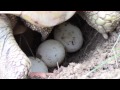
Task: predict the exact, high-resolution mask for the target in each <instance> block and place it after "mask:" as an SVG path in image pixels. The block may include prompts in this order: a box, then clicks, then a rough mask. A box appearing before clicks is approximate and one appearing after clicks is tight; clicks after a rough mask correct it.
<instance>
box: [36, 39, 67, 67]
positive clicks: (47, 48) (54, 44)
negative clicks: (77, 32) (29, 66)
mask: <svg viewBox="0 0 120 90" xmlns="http://www.w3.org/2000/svg"><path fill="white" fill-rule="evenodd" d="M36 57H38V58H40V59H41V60H43V62H44V63H45V64H46V65H47V66H48V67H56V66H57V64H61V63H62V62H63V60H64V58H65V49H64V46H63V45H62V44H61V43H60V42H59V41H56V40H53V39H50V40H46V41H44V42H43V43H41V44H40V45H39V47H38V49H37V52H36Z"/></svg>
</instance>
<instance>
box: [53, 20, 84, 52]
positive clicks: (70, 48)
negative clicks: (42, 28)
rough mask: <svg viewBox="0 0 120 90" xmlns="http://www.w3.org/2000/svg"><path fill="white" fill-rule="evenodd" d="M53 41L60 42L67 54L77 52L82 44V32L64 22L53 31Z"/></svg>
mask: <svg viewBox="0 0 120 90" xmlns="http://www.w3.org/2000/svg"><path fill="white" fill-rule="evenodd" d="M54 39H55V40H57V41H59V42H61V43H62V44H63V45H64V47H65V50H66V52H69V53H73V52H76V51H78V50H79V49H80V48H81V47H82V44H83V36H82V32H81V31H80V29H79V28H78V27H77V26H75V25H72V24H70V23H69V22H64V23H62V24H60V25H58V26H57V27H56V28H55V29H54Z"/></svg>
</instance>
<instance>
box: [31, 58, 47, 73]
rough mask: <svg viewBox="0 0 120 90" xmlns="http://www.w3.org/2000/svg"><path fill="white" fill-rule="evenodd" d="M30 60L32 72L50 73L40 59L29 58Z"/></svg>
mask: <svg viewBox="0 0 120 90" xmlns="http://www.w3.org/2000/svg"><path fill="white" fill-rule="evenodd" d="M29 59H30V61H31V64H32V66H31V68H30V72H43V73H47V72H48V68H47V66H46V64H45V63H44V62H43V61H42V60H40V59H39V58H35V57H29Z"/></svg>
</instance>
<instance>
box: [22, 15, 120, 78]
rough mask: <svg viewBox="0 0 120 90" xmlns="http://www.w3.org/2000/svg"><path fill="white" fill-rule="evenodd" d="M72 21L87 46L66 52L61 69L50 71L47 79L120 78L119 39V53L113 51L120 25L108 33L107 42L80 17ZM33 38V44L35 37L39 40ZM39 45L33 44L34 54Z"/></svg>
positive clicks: (117, 49)
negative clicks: (50, 73) (79, 30)
mask: <svg viewBox="0 0 120 90" xmlns="http://www.w3.org/2000/svg"><path fill="white" fill-rule="evenodd" d="M70 22H72V23H73V24H75V25H77V26H78V27H79V28H80V29H81V31H82V33H83V37H84V44H83V46H82V48H81V49H80V50H79V51H77V52H75V53H67V55H66V58H65V60H64V62H63V63H62V64H61V65H60V67H59V68H51V69H49V71H50V72H53V74H52V75H49V76H48V77H46V79H111V78H115V79H116V78H117V79H118V78H120V48H119V47H120V40H118V42H117V43H116V46H115V48H116V50H112V48H113V46H114V45H115V42H116V40H117V39H118V36H119V34H120V26H118V27H117V28H116V30H114V31H113V32H111V33H109V39H107V40H105V39H104V38H103V37H102V35H101V34H99V33H98V32H97V31H96V30H95V29H93V28H92V27H90V26H89V25H88V24H87V23H86V22H85V21H84V20H83V19H82V18H80V17H79V16H78V15H75V16H74V17H73V18H72V19H71V20H70ZM25 36H26V35H25ZM28 36H29V35H28ZM38 36H39V35H38ZM32 38H34V39H33V41H34V40H37V39H36V38H38V37H34V36H33V37H32ZM49 38H53V37H52V34H51V36H50V37H48V39H49ZM38 39H40V38H38ZM37 42H38V41H36V42H35V41H34V43H33V44H32V45H31V46H32V51H33V53H34V55H35V50H36V48H33V46H34V45H36V47H37V46H38V45H39V44H40V42H39V43H37ZM23 46H24V45H23ZM26 47H28V46H26ZM23 51H24V52H26V51H27V50H26V51H25V50H24V49H23ZM27 55H33V54H27Z"/></svg>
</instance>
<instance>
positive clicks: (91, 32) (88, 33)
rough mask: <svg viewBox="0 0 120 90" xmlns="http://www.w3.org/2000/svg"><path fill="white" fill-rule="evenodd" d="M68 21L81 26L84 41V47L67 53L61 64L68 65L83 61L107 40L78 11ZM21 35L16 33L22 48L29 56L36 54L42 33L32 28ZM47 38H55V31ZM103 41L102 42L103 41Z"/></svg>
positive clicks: (50, 70)
mask: <svg viewBox="0 0 120 90" xmlns="http://www.w3.org/2000/svg"><path fill="white" fill-rule="evenodd" d="M68 22H70V23H72V24H74V25H76V26H77V27H79V28H80V30H81V32H82V34H83V38H84V43H83V45H82V48H81V49H80V50H79V51H77V52H75V53H66V57H65V60H64V62H63V63H62V64H61V65H60V66H64V67H67V66H68V65H69V64H70V63H72V62H74V63H82V62H84V61H85V60H88V58H89V57H90V56H91V55H92V53H93V52H92V51H94V50H96V46H97V45H99V46H100V45H102V44H103V43H104V42H105V41H106V40H105V39H104V38H103V37H102V35H101V34H99V33H98V32H97V31H96V30H95V29H93V28H92V27H90V26H89V25H88V24H87V23H86V21H84V20H83V19H82V18H81V17H80V16H79V15H78V14H77V13H76V14H75V15H74V16H73V17H72V18H71V19H70V20H68ZM27 29H28V30H27V31H26V32H25V33H23V34H20V35H15V39H16V41H17V43H18V44H19V46H20V48H21V49H22V50H23V52H24V53H25V54H26V55H27V56H35V55H36V50H37V48H38V46H39V45H40V43H42V41H41V34H39V33H38V32H36V31H32V30H31V29H30V28H27ZM47 39H53V31H52V32H51V34H50V35H49V37H48V38H47ZM101 42H102V43H101ZM54 69H57V67H55V68H49V72H53V70H54Z"/></svg>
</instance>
